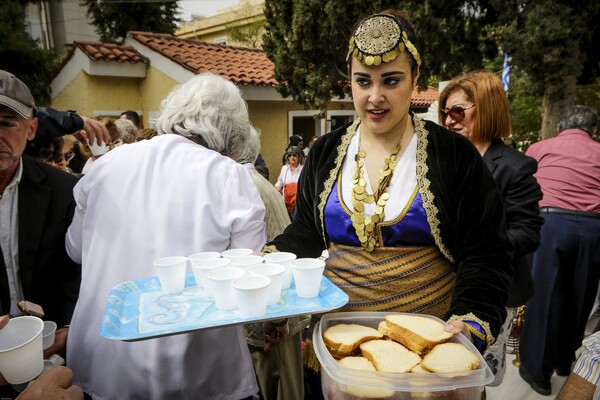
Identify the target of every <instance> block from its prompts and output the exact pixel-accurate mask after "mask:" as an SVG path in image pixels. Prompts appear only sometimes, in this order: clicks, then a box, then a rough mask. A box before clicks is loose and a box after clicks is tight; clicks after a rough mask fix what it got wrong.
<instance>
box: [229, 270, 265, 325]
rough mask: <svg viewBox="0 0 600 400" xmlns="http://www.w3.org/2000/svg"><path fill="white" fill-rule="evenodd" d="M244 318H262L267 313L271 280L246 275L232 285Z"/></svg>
mask: <svg viewBox="0 0 600 400" xmlns="http://www.w3.org/2000/svg"><path fill="white" fill-rule="evenodd" d="M231 284H232V286H233V289H234V293H235V298H236V301H237V303H238V308H239V310H240V316H241V317H242V318H255V317H262V316H263V315H265V314H266V313H267V302H268V300H269V286H270V285H271V278H269V277H267V276H262V275H246V276H242V277H241V278H238V279H235V280H234V281H233V282H232V283H231Z"/></svg>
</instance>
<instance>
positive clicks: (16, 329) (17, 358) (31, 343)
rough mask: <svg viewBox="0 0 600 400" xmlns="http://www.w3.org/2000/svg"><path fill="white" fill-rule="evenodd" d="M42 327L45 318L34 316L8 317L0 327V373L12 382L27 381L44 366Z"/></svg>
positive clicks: (33, 377) (34, 376)
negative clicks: (6, 321) (2, 327)
mask: <svg viewBox="0 0 600 400" xmlns="http://www.w3.org/2000/svg"><path fill="white" fill-rule="evenodd" d="M43 330H44V321H42V320H41V319H40V318H38V317H33V316H23V317H16V318H11V319H9V320H8V324H7V325H6V326H5V327H4V329H1V330H0V372H1V373H2V375H4V378H6V381H7V382H8V383H10V384H11V385H12V384H15V385H18V384H21V383H25V382H29V381H30V380H32V379H35V378H36V377H37V376H38V375H39V374H40V373H41V372H42V370H43V369H44V350H43V346H42V331H43Z"/></svg>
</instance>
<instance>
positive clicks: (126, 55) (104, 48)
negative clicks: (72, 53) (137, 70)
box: [73, 41, 146, 64]
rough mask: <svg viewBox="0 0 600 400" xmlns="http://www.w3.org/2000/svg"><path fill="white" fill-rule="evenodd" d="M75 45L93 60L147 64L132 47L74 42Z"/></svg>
mask: <svg viewBox="0 0 600 400" xmlns="http://www.w3.org/2000/svg"><path fill="white" fill-rule="evenodd" d="M73 45H74V46H75V48H78V49H80V50H81V51H83V53H84V54H85V55H86V56H88V57H89V58H90V59H92V60H103V61H116V62H128V63H131V64H137V63H140V62H141V63H145V62H146V59H145V58H144V57H143V56H142V55H141V54H140V53H138V52H137V51H135V49H134V48H133V47H131V46H124V45H118V44H113V43H102V42H90V41H74V42H73Z"/></svg>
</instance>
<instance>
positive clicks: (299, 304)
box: [100, 273, 349, 341]
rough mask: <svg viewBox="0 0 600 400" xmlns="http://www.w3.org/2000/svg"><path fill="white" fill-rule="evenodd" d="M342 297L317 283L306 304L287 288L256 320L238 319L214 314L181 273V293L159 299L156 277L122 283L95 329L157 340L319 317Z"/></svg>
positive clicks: (344, 298)
mask: <svg viewBox="0 0 600 400" xmlns="http://www.w3.org/2000/svg"><path fill="white" fill-rule="evenodd" d="M348 300H349V299H348V295H347V294H346V293H344V292H343V291H342V290H340V289H339V288H338V287H337V286H335V285H334V284H333V283H332V282H331V281H330V280H329V279H327V278H326V277H323V278H322V280H321V291H320V293H319V296H317V297H314V298H310V299H306V298H302V297H298V296H297V295H296V288H295V286H294V284H293V283H292V286H291V287H290V288H288V289H283V290H282V291H281V298H280V300H279V303H277V304H274V305H270V306H267V313H266V314H265V315H264V316H261V317H258V318H243V317H241V316H240V314H239V311H238V310H237V309H236V310H232V311H221V310H219V309H217V307H216V305H215V301H214V298H213V297H212V296H210V295H208V294H207V293H206V291H205V290H204V288H199V287H197V286H196V281H195V279H194V275H193V274H192V273H187V275H186V282H185V290H183V291H182V292H180V293H175V294H168V293H164V292H163V291H162V290H161V287H160V281H159V279H158V276H151V277H148V278H141V279H136V280H133V281H127V282H123V283H120V284H119V285H117V286H115V287H114V288H113V289H112V290H111V291H110V295H109V298H108V302H107V305H106V309H105V311H104V316H103V318H102V324H101V325H100V334H101V335H102V336H104V337H105V338H107V339H114V340H123V341H138V340H144V339H151V338H157V337H162V336H170V335H177V334H181V333H186V332H191V331H196V330H202V329H210V328H216V327H223V326H229V325H238V324H246V323H249V322H258V321H266V320H270V319H281V318H286V317H293V316H296V315H302V314H313V313H324V312H327V311H330V310H333V309H336V308H339V307H342V306H343V305H345V304H346V303H347V302H348Z"/></svg>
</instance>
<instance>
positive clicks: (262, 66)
mask: <svg viewBox="0 0 600 400" xmlns="http://www.w3.org/2000/svg"><path fill="white" fill-rule="evenodd" d="M130 36H131V38H132V39H134V40H136V41H138V42H139V43H141V44H143V45H144V46H147V47H149V48H150V49H152V50H154V51H156V52H157V53H159V54H161V55H163V56H165V57H167V58H169V59H170V60H171V61H173V62H175V63H177V64H179V65H181V66H182V67H183V68H185V69H187V70H189V71H192V72H193V73H195V74H199V73H202V72H213V73H215V74H218V75H221V76H224V77H226V78H228V79H229V80H231V81H232V82H233V83H235V84H238V85H255V86H274V85H276V84H277V81H276V80H275V78H273V70H274V68H275V66H274V64H273V63H272V62H271V60H269V59H268V58H267V55H266V54H265V52H264V51H262V50H259V49H253V48H246V47H235V46H227V45H221V44H214V43H208V42H203V41H200V40H194V39H181V38H177V37H175V36H173V35H170V34H166V33H150V32H130Z"/></svg>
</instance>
